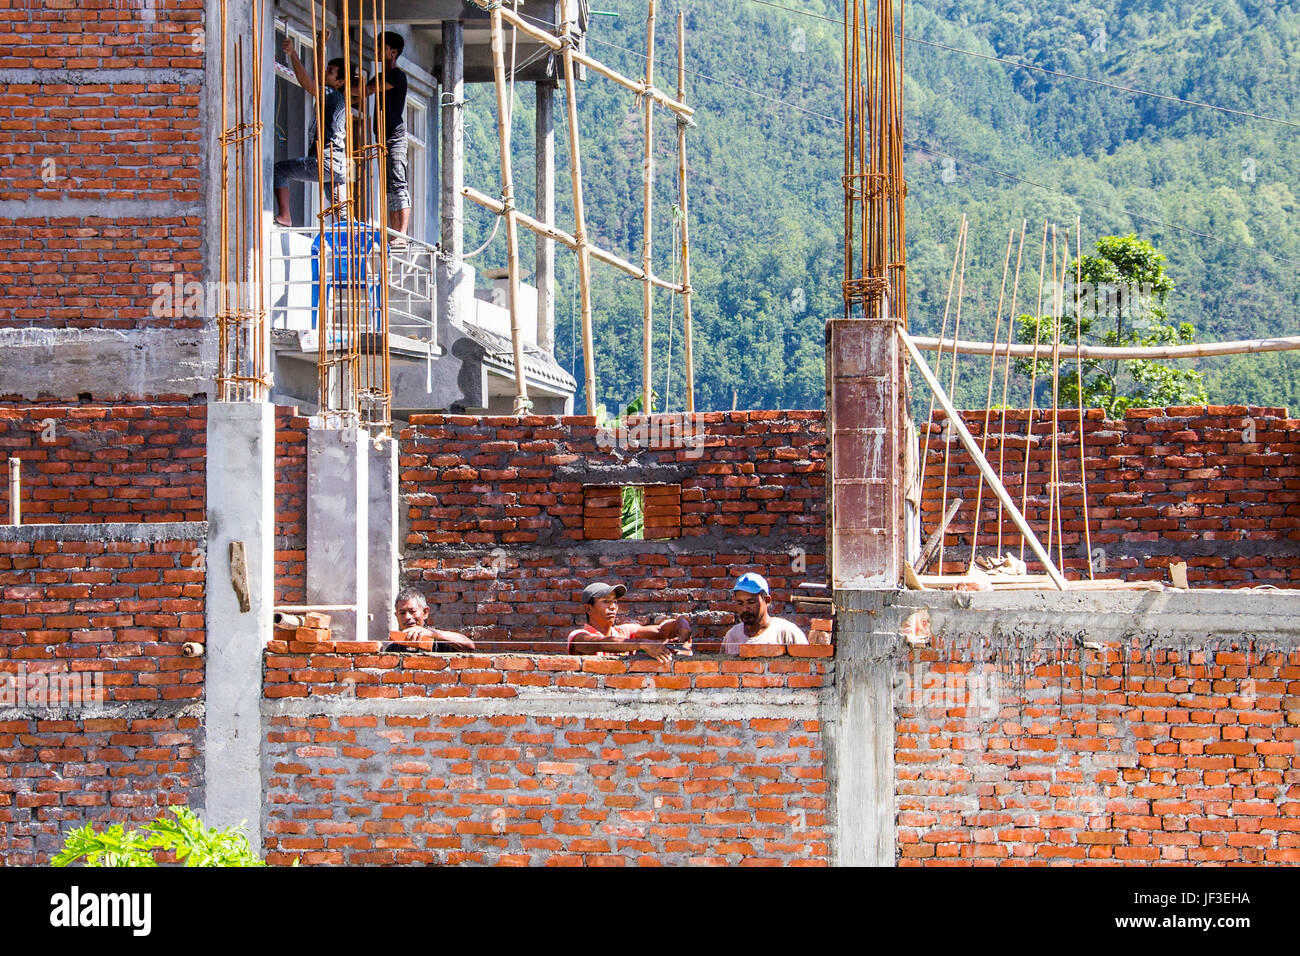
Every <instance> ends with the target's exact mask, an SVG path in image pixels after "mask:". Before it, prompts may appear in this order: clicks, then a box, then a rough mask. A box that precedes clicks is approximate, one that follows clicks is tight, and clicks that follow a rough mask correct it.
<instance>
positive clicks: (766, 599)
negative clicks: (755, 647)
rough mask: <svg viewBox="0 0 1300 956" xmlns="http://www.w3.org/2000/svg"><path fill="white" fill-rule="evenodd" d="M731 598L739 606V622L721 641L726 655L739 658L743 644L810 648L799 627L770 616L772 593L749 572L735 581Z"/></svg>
mask: <svg viewBox="0 0 1300 956" xmlns="http://www.w3.org/2000/svg"><path fill="white" fill-rule="evenodd" d="M731 594H732V597H734V598H735V599H736V603H737V604H738V605H739V606H740V612H739V613H738V614H737V617H739V618H740V620H739V621H738V622H737V623H736V624H735V625H734V626H733V627H732V628H731V630H729V631H727V633H726V635H725V636H724V637H723V638H722V652H723V653H724V654H739V653H740V647H741V645H742V644H807V643H808V637H807V635H805V634H804V632H803V631H801V630H799V627H798V625H796V624H794V623H793V622H792V621H787V620H786V619H785V618H783V617H774V616H772V615H771V614H769V613H768V609H769V607H770V606H771V603H772V591H771V589H770V588H769V587H768V586H767V579H766V578H764V577H763V576H762V575H761V574H755V573H754V572H753V571H750V572H749V573H748V574H742V575H741V576H740V577H739V578H737V579H736V583H735V585H733V586H732V588H731Z"/></svg>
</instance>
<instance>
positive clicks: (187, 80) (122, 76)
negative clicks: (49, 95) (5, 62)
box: [0, 67, 205, 86]
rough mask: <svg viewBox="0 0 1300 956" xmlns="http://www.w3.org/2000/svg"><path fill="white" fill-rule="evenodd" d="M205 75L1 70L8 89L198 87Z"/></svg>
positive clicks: (187, 71)
mask: <svg viewBox="0 0 1300 956" xmlns="http://www.w3.org/2000/svg"><path fill="white" fill-rule="evenodd" d="M204 76H205V74H204V71H203V70H202V69H197V68H196V69H175V68H170V67H164V68H161V69H156V70H153V69H150V70H146V69H140V68H126V69H120V70H115V69H111V68H109V69H89V70H69V69H53V70H14V69H5V70H0V83H3V84H4V85H5V86H100V85H113V86H118V85H121V84H130V85H132V86H135V85H140V86H175V85H183V86H198V85H200V84H201V83H202V82H203V78H204Z"/></svg>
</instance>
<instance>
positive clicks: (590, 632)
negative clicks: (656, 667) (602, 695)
mask: <svg viewBox="0 0 1300 956" xmlns="http://www.w3.org/2000/svg"><path fill="white" fill-rule="evenodd" d="M626 593H627V588H625V587H624V586H623V585H621V584H613V585H610V584H605V583H603V582H601V581H597V582H595V583H593V584H588V585H587V586H586V587H585V588H583V589H582V605H583V610H584V611H586V614H587V623H586V624H584V625H583V626H582V627H580V628H578V629H577V630H575V631H572V632H571V633H570V634H569V643H568V652H569V653H570V654H599V653H601V652H606V653H614V654H626V653H628V652H630V651H644V652H645V653H646V654H649V655H650V656H651V657H653V658H654V659H655V660H657V661H659V662H660V663H667V662H668V661H671V660H672V659H673V653H674V651H685V652H687V653H689V644H688V643H686V642H688V641H689V640H690V636H691V621H690V618H688V617H686V616H685V615H682V616H681V617H677V618H673V619H671V620H667V621H663V622H661V623H659V624H637V623H636V622H635V621H629V622H627V623H626V624H616V623H615V619H616V618H617V617H618V599H619V598H621V597H622V596H623V595H624V594H626Z"/></svg>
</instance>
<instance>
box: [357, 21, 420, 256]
mask: <svg viewBox="0 0 1300 956" xmlns="http://www.w3.org/2000/svg"><path fill="white" fill-rule="evenodd" d="M405 48H406V41H405V40H404V39H402V35H401V34H400V33H394V32H392V31H391V30H389V31H387V32H385V33H384V68H383V70H381V71H380V72H379V73H377V74H376V75H375V76H372V77H371V78H370V81H369V82H368V83H366V96H371V95H373V94H374V93H375V91H376V90H377V89H378V87H379V82H380V79H381V78H382V80H383V82H384V99H383V117H384V128H383V129H382V130H381V129H380V128H379V117H380V104H379V102H378V101H376V103H375V140H376V141H379V140H383V141H384V142H385V143H386V144H387V147H388V149H387V154H388V225H389V228H391V229H394V230H396V231H397V232H400V233H402V234H403V235H405V234H406V232H407V230H408V229H410V227H411V191H410V189H409V187H408V186H407V184H406V86H407V83H406V71H405V70H403V69H402V68H401V67H399V66H398V65H397V58H398V57H399V56H401V55H402V50H403V49H405Z"/></svg>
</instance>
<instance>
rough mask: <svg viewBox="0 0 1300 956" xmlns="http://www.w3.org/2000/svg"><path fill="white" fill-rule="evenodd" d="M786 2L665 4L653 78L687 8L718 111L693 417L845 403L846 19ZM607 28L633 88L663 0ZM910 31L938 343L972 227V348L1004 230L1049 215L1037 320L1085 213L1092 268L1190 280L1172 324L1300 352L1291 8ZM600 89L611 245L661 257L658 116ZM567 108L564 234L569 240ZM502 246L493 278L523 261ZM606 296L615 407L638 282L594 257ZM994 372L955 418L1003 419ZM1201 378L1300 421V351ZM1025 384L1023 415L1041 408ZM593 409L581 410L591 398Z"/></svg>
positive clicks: (979, 378) (529, 113)
mask: <svg viewBox="0 0 1300 956" xmlns="http://www.w3.org/2000/svg"><path fill="white" fill-rule="evenodd" d="M781 2H782V3H783V4H784V5H786V6H789V7H791V8H797V9H796V10H786V9H778V8H776V7H773V6H771V5H767V4H760V3H757V2H755V0H664V2H662V3H661V4H660V7H659V18H658V23H659V29H658V32H657V47H656V57H655V60H656V66H655V72H656V81H657V84H658V85H660V86H661V87H666V88H669V89H670V90H671V89H672V88H674V87H675V85H676V80H675V77H676V52H675V39H674V32H675V26H674V24H675V20H676V14H677V11H678V10H679V9H684V10H685V12H686V30H687V39H686V44H687V56H688V69H689V70H691V71H692V74H691V75H688V77H687V94H686V95H687V100H688V102H689V103H691V104H692V105H693V106H694V107H695V108H696V109H697V111H698V112H697V120H698V128H696V129H693V130H691V131H690V132H689V135H688V145H687V149H688V156H689V164H690V172H689V176H688V185H689V193H690V200H689V201H690V237H691V266H692V276H691V281H692V286H693V287H694V290H695V297H694V321H695V332H694V344H695V370H696V372H695V380H696V405H697V408H700V409H723V408H731V407H732V405H733V403H734V404H735V405H736V406H737V407H739V408H776V407H788V408H808V407H821V405H822V404H823V401H824V398H823V390H824V371H823V354H824V347H825V340H824V331H823V325H824V322H825V320H826V319H827V318H828V317H832V316H835V315H838V314H840V312H841V310H842V300H841V297H840V281H841V279H842V277H843V276H842V268H843V266H842V255H843V253H842V242H843V212H842V191H841V186H840V176H841V174H842V166H843V118H842V117H843V108H842V103H841V99H842V96H843V91H842V82H843V79H842V78H843V65H842V59H843V54H842V34H841V27H840V25H839V23H837V22H830V21H831V20H833V19H838V18H839V17H841V16H842V15H843V14H842V9H841V5H840V4H839V3H835V2H827V0H781ZM593 7H594V9H596V10H598V11H605V12H607V13H616V14H618V15H617V16H605V15H600V16H594V17H593V23H592V34H591V37H590V42H589V45H588V50H589V51H590V52H591V53H592V54H593V55H595V56H598V57H600V58H601V59H603V60H604V61H605V62H607V63H609V64H610V65H611V66H614V67H615V68H617V69H619V70H621V71H622V72H624V73H626V74H627V75H630V76H640V75H641V73H642V71H643V69H644V58H643V57H642V56H640V55H639V52H640V51H644V49H645V5H644V3H642V2H641V0H594V2H593ZM905 31H906V35H907V36H908V37H909V38H913V39H914V42H911V43H909V44H908V46H907V49H906V58H905V83H906V94H905V105H904V110H905V115H906V136H905V139H906V142H907V146H908V151H907V164H906V175H907V179H908V198H907V217H908V256H909V270H908V271H909V277H910V278H909V296H910V313H911V314H910V320H911V325H912V328H913V329H914V330H915V331H918V332H920V333H923V334H937V333H938V331H939V325H940V322H941V320H942V316H943V310H944V301H945V297H946V295H947V292H948V281H949V275H950V272H951V269H952V257H953V252H954V246H955V237H956V234H957V230H958V226H959V223H960V220H961V217H962V215H966V216H967V217H968V219H969V221H970V254H969V259H968V262H967V266H966V298H965V303H964V308H963V318H962V322H963V326H962V337H963V338H967V337H970V338H980V337H983V338H987V337H989V336H990V335H991V334H992V325H993V312H994V309H995V306H996V302H997V293H998V287H999V283H1000V281H1001V274H1002V263H1003V257H1004V253H1005V249H1006V242H1007V236H1008V233H1009V232H1010V231H1011V230H1012V229H1015V230H1017V232H1018V230H1019V229H1020V226H1021V223H1022V222H1023V221H1026V220H1027V221H1028V223H1029V226H1028V233H1029V238H1028V239H1027V240H1026V245H1025V249H1026V251H1025V262H1026V266H1025V269H1024V275H1023V276H1022V285H1021V305H1023V304H1024V302H1025V301H1026V299H1027V298H1032V297H1033V295H1034V294H1036V291H1037V276H1036V270H1037V266H1038V257H1039V250H1040V244H1041V236H1042V229H1043V223H1044V221H1048V222H1051V223H1054V224H1056V225H1057V227H1058V229H1059V230H1064V229H1065V228H1067V227H1068V228H1070V229H1071V230H1072V231H1073V230H1074V224H1075V222H1076V219H1078V220H1080V221H1081V222H1082V231H1083V245H1084V252H1085V253H1087V252H1090V251H1092V246H1093V244H1094V243H1095V241H1096V240H1097V239H1098V238H1100V237H1102V236H1107V235H1127V234H1129V233H1135V234H1137V235H1138V236H1139V237H1141V238H1143V239H1146V240H1149V241H1150V242H1152V243H1153V244H1154V245H1155V246H1156V248H1157V249H1159V250H1160V251H1161V252H1162V253H1164V254H1165V256H1166V257H1167V259H1168V266H1167V271H1168V276H1169V278H1170V279H1171V280H1172V281H1173V283H1174V289H1173V291H1172V293H1171V294H1170V296H1169V300H1168V311H1169V317H1170V319H1171V320H1172V321H1177V322H1190V323H1191V324H1192V325H1193V326H1195V328H1196V331H1197V339H1198V341H1214V340H1221V339H1230V338H1248V337H1259V336H1267V335H1294V334H1300V308H1297V306H1298V305H1300V283H1297V264H1298V263H1300V219H1298V218H1297V196H1296V192H1297V189H1298V188H1300V187H1298V186H1297V182H1298V181H1300V177H1298V175H1297V174H1298V173H1300V126H1297V124H1300V115H1297V110H1296V100H1297V96H1296V94H1297V76H1298V75H1300V70H1297V68H1296V64H1297V63H1300V11H1298V10H1297V8H1296V6H1295V5H1292V4H1277V3H1266V2H1258V3H1255V2H1243V0H1197V2H1191V0H1184V2H1175V0H1138V2H1125V3H1120V2H1118V0H1106V2H1068V3H1067V2H1064V0H996V2H995V0H962V2H945V0H927V2H924V3H922V2H911V3H908V4H907V22H906V27H905ZM944 47H950V48H954V49H956V50H960V51H966V52H953V51H951V50H948V49H944ZM633 51H637V52H633ZM972 53H973V54H981V55H982V56H973V55H970V54H972ZM993 57H1000V58H1003V59H1005V60H1012V61H1015V62H1018V63H1022V64H1028V65H1031V66H1034V67H1039V68H1041V70H1051V71H1057V72H1060V73H1070V74H1075V75H1077V76H1082V77H1088V78H1092V79H1095V80H1100V81H1103V82H1104V83H1107V84H1111V86H1109V87H1108V86H1103V85H1099V84H1098V83H1093V82H1084V81H1081V80H1078V79H1071V78H1068V77H1062V76H1055V75H1051V74H1049V73H1045V72H1041V71H1035V70H1029V69H1022V68H1018V67H1016V66H1013V65H1010V64H1008V63H1005V62H999V61H998V60H996V59H992V58H993ZM1112 87H1130V88H1140V89H1142V90H1146V91H1150V92H1152V93H1159V94H1162V95H1163V96H1164V97H1168V98H1160V97H1156V96H1149V95H1141V94H1136V93H1131V92H1125V91H1124V90H1121V89H1115V88H1112ZM579 96H580V107H581V109H580V112H581V136H582V144H583V145H582V151H583V164H584V172H585V186H586V195H585V200H586V209H587V215H588V219H589V224H590V232H591V234H592V235H593V236H594V237H595V238H596V239H597V240H598V241H599V242H600V243H602V244H604V245H606V246H607V247H609V248H611V249H613V250H614V251H616V252H618V253H619V254H621V255H623V256H625V257H626V258H628V259H630V260H632V261H634V262H640V259H641V233H642V212H641V209H642V206H641V176H642V160H643V140H642V136H643V133H642V127H641V120H640V114H639V110H638V104H637V103H635V102H634V101H633V98H632V97H631V95H629V94H627V93H626V91H624V90H622V89H621V88H617V87H615V86H614V85H613V84H611V83H609V82H607V81H605V80H603V79H602V78H600V77H598V76H595V75H589V76H588V79H587V81H586V82H585V83H583V84H582V86H581V89H580V93H579ZM1173 98H1177V99H1173ZM469 99H470V103H469V106H470V109H469V110H468V122H467V125H468V129H467V150H468V155H469V167H468V169H467V174H466V180H467V182H468V183H470V184H471V185H475V186H477V187H478V188H481V189H483V190H484V191H486V192H489V193H492V192H495V191H497V189H498V188H499V174H498V172H497V160H496V136H495V125H494V123H495V119H494V115H493V109H494V104H493V100H492V93H491V88H490V87H487V86H481V87H475V88H473V89H472V91H471V94H470V98H469ZM1178 99H1181V100H1194V101H1198V102H1201V103H1205V104H1213V105H1215V106H1218V107H1222V108H1224V109H1210V108H1207V107H1205V106H1196V105H1189V104H1187V103H1183V102H1178V101H1177V100H1178ZM515 102H516V106H515V111H514V112H515V115H514V118H513V124H512V129H513V135H514V137H515V144H514V146H515V148H514V153H513V155H514V157H515V160H514V168H515V170H516V171H519V170H525V171H529V174H531V170H532V155H531V150H532V129H533V96H532V91H531V89H530V88H528V87H526V86H522V85H521V87H520V88H519V89H518V90H517V91H516V96H515ZM1228 111H1239V112H1228ZM559 112H560V114H561V122H560V125H559V128H558V129H557V137H556V140H557V154H558V161H559V164H560V176H559V182H558V193H559V212H558V219H559V223H560V224H561V226H563V227H565V228H571V227H572V222H573V218H572V203H571V201H570V192H569V188H568V176H567V173H568V148H567V131H566V129H565V127H564V124H563V111H562V110H560V111H559ZM1241 113H1253V114H1259V115H1261V116H1264V117H1270V118H1272V119H1274V120H1282V121H1285V122H1271V121H1268V120H1266V119H1260V118H1254V117H1250V116H1245V115H1240V114H1241ZM658 116H659V119H658V120H657V121H656V128H655V141H656V143H655V145H656V149H655V166H656V200H655V210H654V259H655V263H656V271H657V272H658V273H659V274H661V275H665V276H672V275H674V268H675V258H674V242H673V238H674V233H673V215H672V207H673V204H674V203H675V202H676V190H677V187H676V161H675V155H676V126H675V124H674V123H673V122H672V120H671V119H670V118H669V117H668V116H667V114H666V113H665V112H663V111H660V112H659V113H658ZM532 192H533V191H532V188H531V183H526V182H522V181H521V182H520V183H519V184H518V195H519V204H520V206H521V208H524V209H531V206H532ZM467 216H468V219H469V228H468V235H467V240H466V242H467V247H468V248H471V249H472V248H475V247H476V246H477V245H478V244H479V242H480V241H483V240H485V239H486V238H487V235H488V233H489V231H490V229H491V220H490V217H488V216H487V215H486V214H484V213H483V212H482V211H479V210H471V211H470V212H468V214H467ZM504 232H505V230H500V231H499V232H498V236H497V238H496V239H495V240H494V241H493V243H492V244H491V245H490V246H489V247H488V249H487V250H486V251H485V252H484V253H483V254H482V255H481V256H480V257H479V258H478V259H477V260H475V262H474V264H475V265H477V266H479V267H480V268H483V267H492V266H500V265H503V264H504V261H505V252H504ZM558 258H559V262H560V264H559V277H560V278H559V283H558V287H557V354H558V356H559V359H560V361H561V362H562V363H563V364H564V365H565V367H571V368H572V369H573V370H574V372H575V377H577V378H578V380H579V382H581V377H582V360H581V332H580V329H579V327H578V325H577V288H576V279H575V277H576V267H575V264H574V262H573V259H572V256H571V255H570V254H568V253H567V252H566V251H565V250H562V249H561V250H560V252H559V254H558ZM525 261H526V262H527V261H531V239H530V240H529V242H528V243H527V244H526V245H525ZM595 276H596V286H597V289H596V293H595V313H596V315H595V323H594V324H595V355H596V369H597V383H598V387H599V393H600V394H599V400H600V401H601V402H604V403H606V404H607V405H609V406H610V407H611V408H613V407H621V405H623V404H626V403H627V402H628V401H630V400H631V399H632V398H633V397H635V395H636V394H638V393H639V389H640V382H641V369H642V364H641V324H642V323H641V287H640V285H639V284H638V283H636V282H634V281H633V280H631V279H628V278H626V277H623V276H621V274H619V273H616V272H614V271H613V270H611V269H609V268H608V267H605V266H603V265H600V264H597V265H596V266H595ZM670 298H671V297H669V296H667V295H666V294H659V295H656V298H655V339H654V342H655V355H654V380H655V388H656V391H657V392H659V394H660V396H661V397H660V400H659V403H658V406H657V407H658V408H660V409H663V408H665V407H667V408H669V409H672V410H676V409H680V408H681V406H682V396H683V372H684V363H683V356H682V311H681V306H680V303H678V304H676V305H674V304H672V303H671V302H670ZM1018 311H1025V310H1024V309H1018ZM670 320H671V327H672V331H671V333H670V331H669V327H670ZM670 338H671V342H670ZM670 348H671V353H670ZM986 361H987V360H983V362H981V360H978V359H973V358H972V359H970V360H963V363H962V366H961V379H960V382H959V385H958V389H957V391H958V398H959V400H960V402H961V403H962V404H964V405H968V406H982V404H983V396H984V391H985V388H986V376H987V365H986V364H984V363H986ZM1197 367H1198V368H1200V369H1201V370H1202V371H1204V372H1205V373H1206V376H1207V384H1208V388H1209V396H1210V400H1211V401H1213V402H1223V403H1254V404H1278V405H1289V406H1291V407H1297V406H1300V355H1297V354H1296V353H1271V354H1264V355H1258V356H1239V357H1234V358H1228V359H1218V360H1214V361H1202V362H1201V363H1200V364H1198V366H1197ZM1018 387H1019V388H1020V389H1021V390H1020V394H1019V395H1018V396H1017V395H1016V394H1015V391H1016V389H1015V388H1013V395H1012V399H1013V400H1014V399H1017V398H1018V399H1019V400H1023V399H1024V398H1025V397H1026V394H1027V393H1026V391H1025V389H1024V387H1023V386H1018ZM665 399H666V401H665ZM577 404H578V409H579V410H580V411H581V410H582V409H583V406H584V404H585V402H584V400H583V397H582V395H581V390H580V393H579V396H578V402H577Z"/></svg>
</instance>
